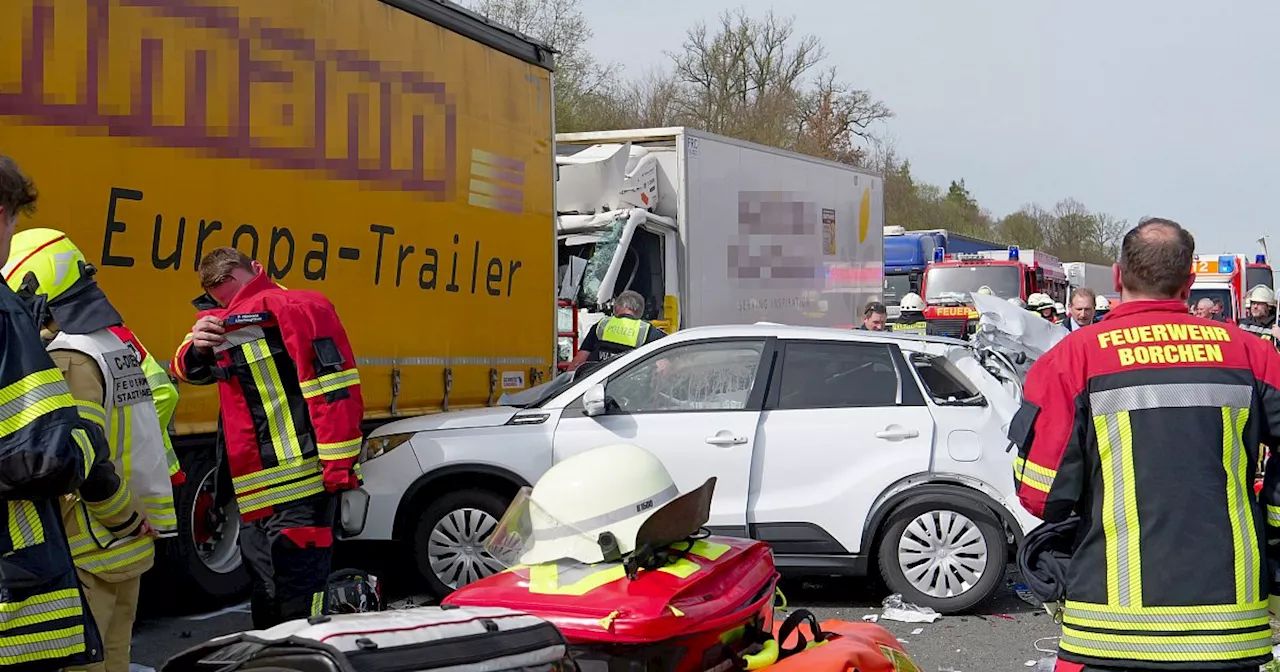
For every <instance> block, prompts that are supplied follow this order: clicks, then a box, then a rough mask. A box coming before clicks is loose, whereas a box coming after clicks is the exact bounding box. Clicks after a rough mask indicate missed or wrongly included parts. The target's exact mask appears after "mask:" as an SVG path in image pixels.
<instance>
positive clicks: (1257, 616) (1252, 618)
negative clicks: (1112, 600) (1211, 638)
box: [1062, 600, 1269, 633]
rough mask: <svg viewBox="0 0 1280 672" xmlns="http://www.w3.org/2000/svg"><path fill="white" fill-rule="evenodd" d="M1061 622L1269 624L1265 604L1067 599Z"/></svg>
mask: <svg viewBox="0 0 1280 672" xmlns="http://www.w3.org/2000/svg"><path fill="white" fill-rule="evenodd" d="M1062 622H1063V623H1064V624H1066V625H1077V626H1084V627H1087V628H1092V629H1105V630H1154V631H1158V632H1169V633H1172V632H1177V631H1179V630H1239V629H1242V628H1251V627H1269V625H1268V623H1269V621H1268V616H1267V603H1266V602H1265V601H1262V602H1252V603H1247V604H1238V605H1237V604H1223V605H1198V606H1194V607H1130V608H1128V609H1122V608H1118V607H1113V606H1111V605H1107V604H1090V603H1087V602H1074V601H1071V600H1067V601H1066V602H1065V603H1064V604H1063V612H1062Z"/></svg>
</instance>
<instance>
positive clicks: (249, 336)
mask: <svg viewBox="0 0 1280 672" xmlns="http://www.w3.org/2000/svg"><path fill="white" fill-rule="evenodd" d="M266 337H267V332H266V331H264V330H263V328H262V327H243V328H241V329H236V330H235V331H228V332H227V333H226V336H224V337H223V338H225V339H226V340H224V341H223V342H222V344H221V345H218V346H216V347H214V349H213V351H214V352H223V351H225V350H230V349H231V348H238V347H240V346H242V345H244V344H246V343H251V342H253V341H257V340H261V339H264V338H266Z"/></svg>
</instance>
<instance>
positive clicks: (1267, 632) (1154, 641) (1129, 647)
mask: <svg viewBox="0 0 1280 672" xmlns="http://www.w3.org/2000/svg"><path fill="white" fill-rule="evenodd" d="M1116 637H1118V635H1109V634H1102V633H1096V632H1086V631H1083V630H1075V629H1073V628H1063V629H1062V648H1064V649H1066V650H1067V651H1072V652H1080V651H1078V650H1079V649H1084V650H1085V652H1088V651H1089V650H1092V651H1103V652H1107V653H1111V654H1116V655H1115V657H1116V658H1128V659H1134V660H1161V661H1165V660H1168V661H1169V662H1183V660H1187V659H1178V658H1173V659H1170V658H1169V657H1170V656H1187V657H1188V658H1190V657H1191V656H1196V655H1197V654H1199V657H1195V658H1190V660H1196V661H1204V660H1207V658H1205V657H1204V656H1212V655H1230V654H1243V655H1237V656H1236V657H1237V658H1248V657H1252V656H1254V655H1262V654H1265V653H1270V651H1271V628H1270V627H1268V628H1266V629H1264V630H1259V631H1258V632H1251V633H1247V637H1246V638H1242V639H1239V640H1237V641H1230V640H1229V639H1228V638H1230V637H1233V635H1151V636H1150V637H1147V636H1143V635H1124V637H1125V640H1126V641H1116V640H1115V638H1116ZM1133 639H1141V640H1142V641H1129V640H1133Z"/></svg>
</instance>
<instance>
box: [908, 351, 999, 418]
mask: <svg viewBox="0 0 1280 672" xmlns="http://www.w3.org/2000/svg"><path fill="white" fill-rule="evenodd" d="M911 366H912V367H913V368H915V370H916V375H918V376H920V382H922V383H924V389H925V392H926V393H927V394H928V395H929V398H930V399H932V400H933V403H935V404H938V405H943V406H946V405H949V406H962V405H963V406H968V405H981V404H983V403H985V399H984V398H983V396H982V392H981V391H979V390H978V388H977V386H976V385H974V384H973V382H972V381H970V380H969V379H968V378H966V377H965V375H964V373H963V372H962V371H960V369H959V368H957V367H956V365H955V364H952V363H951V360H949V359H947V358H946V357H940V356H938V355H926V354H923V353H915V354H913V355H911Z"/></svg>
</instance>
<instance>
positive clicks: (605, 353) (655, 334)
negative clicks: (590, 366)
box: [569, 289, 666, 371]
mask: <svg viewBox="0 0 1280 672" xmlns="http://www.w3.org/2000/svg"><path fill="white" fill-rule="evenodd" d="M643 315H644V297H643V296H641V295H640V292H635V291H632V290H629V289H628V290H627V291H625V292H623V293H621V294H619V295H618V297H617V298H616V299H614V300H613V315H611V316H609V317H606V318H604V319H603V320H600V321H599V322H597V323H596V326H595V327H594V328H592V329H591V331H590V332H589V333H587V337H586V338H584V339H582V346H581V347H579V348H578V354H577V355H574V358H573V360H571V361H570V362H569V370H570V371H573V370H575V369H577V368H578V367H580V366H582V365H583V364H586V363H587V362H604V361H608V360H610V359H613V358H614V357H617V356H618V355H622V354H625V353H628V352H631V351H632V350H635V349H636V348H638V347H640V346H642V345H645V344H646V343H652V342H654V341H656V340H658V339H659V338H662V337H663V336H666V334H665V333H664V332H663V331H662V330H661V329H659V328H657V327H655V326H653V325H652V324H649V323H648V322H645V321H644V319H643ZM583 370H584V371H585V369H583Z"/></svg>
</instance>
